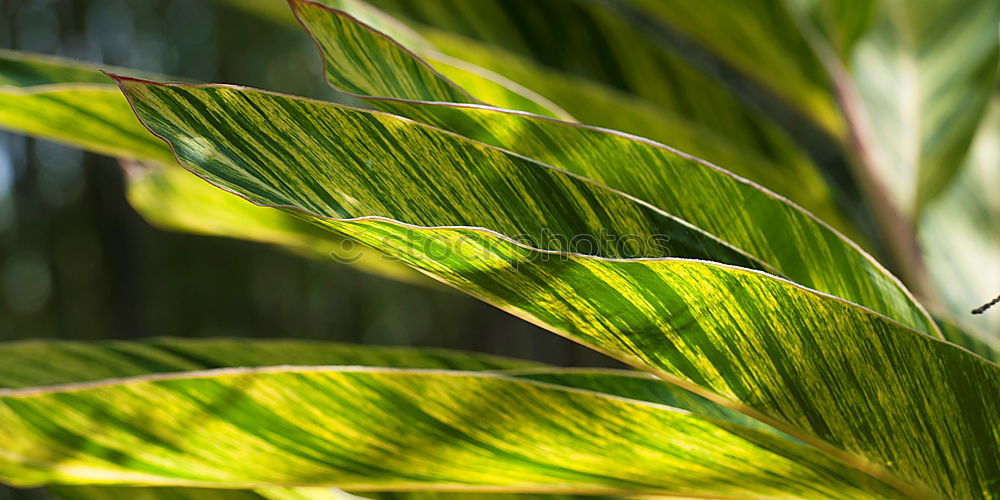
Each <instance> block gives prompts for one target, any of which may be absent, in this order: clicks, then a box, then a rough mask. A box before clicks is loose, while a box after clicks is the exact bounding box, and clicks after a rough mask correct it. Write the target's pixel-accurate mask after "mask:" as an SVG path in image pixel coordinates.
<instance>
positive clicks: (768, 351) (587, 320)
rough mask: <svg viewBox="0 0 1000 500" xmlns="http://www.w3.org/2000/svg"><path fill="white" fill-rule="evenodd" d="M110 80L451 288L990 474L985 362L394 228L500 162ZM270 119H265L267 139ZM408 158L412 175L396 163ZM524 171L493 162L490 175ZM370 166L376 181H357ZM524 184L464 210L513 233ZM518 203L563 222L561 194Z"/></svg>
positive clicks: (157, 120)
mask: <svg viewBox="0 0 1000 500" xmlns="http://www.w3.org/2000/svg"><path fill="white" fill-rule="evenodd" d="M121 83H122V85H123V88H124V89H125V91H126V92H127V93H128V95H129V96H130V98H131V99H132V102H133V104H134V105H135V107H136V110H137V112H138V114H139V115H140V117H141V118H142V119H143V121H144V122H145V123H146V124H147V125H148V126H149V127H150V128H151V129H152V130H153V131H154V132H155V133H157V134H158V135H161V136H163V137H165V138H167V139H168V140H170V141H171V143H172V144H173V145H174V147H175V150H176V151H177V152H178V154H179V158H180V160H181V161H182V163H183V164H184V165H185V166H187V167H189V168H191V169H193V170H195V171H196V172H198V173H199V174H200V175H202V176H204V177H206V178H207V179H209V180H211V181H212V182H214V183H217V184H218V185H220V186H223V187H225V188H226V189H231V190H234V191H237V192H239V193H240V194H242V195H243V196H246V197H248V198H249V199H251V200H254V201H256V202H258V203H263V204H271V205H280V206H286V207H289V208H292V209H295V210H297V211H299V213H300V214H302V215H303V216H305V217H311V218H312V219H313V220H315V221H316V222H318V223H322V224H324V225H326V226H327V227H329V228H330V229H331V230H334V231H336V232H338V233H343V234H347V235H349V236H351V237H353V238H356V239H358V240H359V241H362V242H364V243H366V244H369V245H371V246H373V247H375V248H377V249H379V250H381V251H384V252H387V253H389V254H391V255H394V256H397V257H399V258H401V259H403V260H404V261H405V262H407V263H409V264H410V265H412V266H414V267H417V268H419V269H422V270H424V271H425V272H427V273H429V274H431V275H432V276H436V277H438V278H439V279H442V280H444V281H446V282H448V283H450V284H452V285H454V286H456V287H458V288H460V289H462V290H464V291H466V292H467V293H471V294H473V295H475V296H477V297H480V298H483V299H484V300H487V301H489V302H491V303H494V304H496V305H498V306H499V307H502V308H504V309H506V310H508V311H511V312H512V313H515V314H517V315H519V316H521V317H524V318H526V319H529V320H531V321H533V322H536V323H538V324H540V325H543V326H546V327H548V328H550V329H552V330H554V331H556V332H559V333H562V334H564V335H567V336H569V337H571V338H574V339H576V340H578V341H581V342H583V343H585V344H587V345H590V346H593V347H595V348H597V349H599V350H602V351H604V352H606V353H609V354H611V355H613V356H615V357H617V358H619V359H622V360H624V361H626V362H629V363H632V364H633V365H635V366H638V367H642V368H644V369H647V370H649V371H652V372H654V373H657V374H659V375H660V376H661V377H664V378H666V379H668V380H672V381H674V382H675V383H678V384H681V385H684V386H687V387H691V388H694V389H696V390H699V391H701V392H702V393H703V394H704V395H706V396H708V397H709V398H712V399H713V400H714V401H716V402H719V403H721V404H724V405H727V406H729V407H731V408H735V409H739V410H741V411H745V412H748V413H750V414H752V415H754V416H756V417H759V418H761V419H763V420H764V421H766V422H768V423H771V424H773V425H775V426H777V427H778V428H780V429H781V430H783V431H785V432H788V433H789V434H792V435H793V436H795V437H797V438H799V439H801V440H803V441H805V442H807V443H809V444H812V445H814V446H816V447H818V448H820V449H822V450H824V451H826V452H828V453H830V454H831V455H833V456H835V457H837V458H838V459H840V460H842V461H844V462H845V463H849V464H852V465H853V466H855V467H858V468H861V469H863V470H865V471H867V472H869V473H871V474H873V475H875V476H877V477H879V478H880V479H882V480H883V481H885V482H887V483H888V484H894V485H897V486H899V487H901V488H904V489H906V490H907V491H908V492H910V493H911V494H916V495H920V494H922V493H923V492H925V491H926V488H929V489H932V490H935V491H937V492H938V493H940V494H942V495H944V496H976V495H982V494H988V493H990V492H994V491H995V488H996V487H997V486H996V485H995V484H994V483H993V482H992V479H991V478H993V477H996V476H997V474H998V473H1000V470H998V467H1000V465H998V464H1000V457H998V456H997V453H998V447H997V434H996V432H995V428H994V426H993V424H992V422H994V421H996V419H997V418H998V417H1000V408H998V404H1000V402H998V401H997V400H996V398H994V397H993V396H994V395H995V394H996V393H997V392H998V391H1000V369H998V368H997V366H996V365H993V364H990V363H988V362H986V361H984V360H982V359H981V358H978V357H975V356H973V355H971V354H969V353H968V352H966V351H964V350H962V349H959V348H957V347H955V346H952V345H950V344H947V343H944V342H941V341H938V340H934V339H931V338H930V337H928V336H926V335H922V334H920V333H918V332H916V331H914V330H911V329H909V328H906V327H904V326H903V325H901V324H899V323H897V322H895V321H892V320H890V319H888V318H886V317H884V316H881V315H878V314H873V313H872V312H871V311H868V310H865V309H863V308H861V307H858V306H857V305H854V304H851V303H847V302H844V301H842V300H840V299H837V298H834V297H830V296H828V295H824V294H821V293H817V292H814V291H811V290H808V289H804V288H801V287H799V286H797V285H794V284H792V283H789V282H786V281H783V280H780V279H776V278H774V277H773V276H769V275H766V274H762V273H758V272H753V271H749V270H746V269H740V268H733V267H730V266H725V265H719V264H715V263H709V262H699V261H692V260H685V259H639V260H614V259H603V258H594V257H587V256H580V255H569V254H553V253H551V252H548V251H543V250H536V249H533V248H529V247H526V246H524V245H523V244H518V243H515V242H514V241H512V240H510V239H509V238H507V237H504V236H502V235H500V234H497V233H496V232H493V231H488V230H483V229H477V228H464V227H456V228H447V227H437V228H423V227H419V226H413V225H408V224H404V223H409V224H420V225H425V226H440V225H447V224H456V223H457V224H461V223H463V222H464V223H468V222H470V219H468V218H466V217H468V216H470V215H473V210H475V209H478V208H479V207H482V206H484V204H486V203H491V201H490V200H492V199H493V198H491V196H490V194H491V193H492V192H494V191H495V190H496V188H494V187H491V188H490V189H481V190H479V192H478V193H477V195H476V198H475V199H468V200H469V201H473V203H469V204H467V205H466V206H463V207H455V206H453V205H452V204H451V203H450V202H449V200H450V199H455V198H458V199H462V200H463V201H466V200H467V198H466V197H463V196H462V195H461V194H460V193H461V192H462V191H460V189H466V188H467V187H468V186H474V185H476V181H478V180H479V179H481V178H483V177H482V176H483V175H485V174H484V172H486V173H488V172H490V171H492V169H497V168H506V166H507V165H509V164H510V162H512V161H514V160H512V159H509V158H511V157H509V156H502V155H498V153H497V152H495V151H494V150H491V149H489V148H486V147H485V146H481V145H476V144H473V143H468V141H467V140H466V139H462V138H460V137H455V136H451V135H448V134H443V133H441V132H435V131H433V130H432V129H428V128H427V127H425V126H422V125H419V124H415V123H412V122H408V121H405V120H400V119H398V118H393V117H388V116H384V115H377V114H371V113H368V112H361V111H353V110H348V109H345V108H341V107H337V106H334V105H329V104H324V103H316V102H312V101H305V100H294V99H290V98H287V97H282V96H276V95H272V94H266V93H260V92H255V91H250V90H240V89H235V88H217V87H205V86H201V87H190V86H177V85H173V86H163V85H157V84H150V83H143V82H140V81H136V80H131V79H125V80H121ZM270 127H280V128H281V134H280V135H281V141H280V142H279V141H277V140H275V139H271V137H276V136H277V135H278V134H277V133H276V132H275V131H272V130H271V129H270ZM331 127H343V128H331ZM460 142H461V143H467V144H466V145H458V144H457V143H460ZM473 151H475V152H476V153H475V154H473ZM457 152H461V153H462V154H456V153H457ZM415 165H419V166H420V167H421V170H420V172H421V174H420V176H416V177H402V176H400V174H399V172H411V171H413V170H411V169H413V168H415ZM429 165H431V166H433V168H427V166H429ZM530 166H531V168H543V167H542V166H540V165H538V164H530ZM455 168H462V169H464V170H462V171H461V173H460V175H458V177H457V178H458V179H463V180H465V181H467V183H465V184H464V185H460V186H455V185H454V184H448V180H447V179H445V182H442V183H433V184H432V183H429V182H428V180H429V179H435V178H436V177H435V176H439V175H440V176H444V175H446V174H447V175H448V176H449V178H451V179H452V181H451V182H454V179H455V177H452V176H454V175H455V174H454V172H453V169H455ZM523 172H524V171H523V170H520V169H518V170H509V171H507V172H506V173H505V176H504V178H505V179H517V178H518V176H519V175H523ZM372 178H377V179H378V180H379V182H378V183H373V182H358V181H357V180H358V179H365V180H367V179H372ZM521 178H523V177H521ZM561 185H565V184H561ZM502 186H504V188H507V187H508V186H509V184H504V185H502ZM523 186H524V187H525V189H523V190H521V191H518V195H517V196H511V195H510V194H508V193H504V196H503V199H504V200H506V201H505V203H504V204H500V205H497V206H496V207H490V209H489V210H490V211H498V212H500V213H504V214H505V216H504V217H503V220H502V221H499V223H495V222H493V220H491V219H490V217H489V215H483V216H481V217H478V218H476V219H475V220H476V222H477V223H479V225H482V226H485V227H487V228H489V229H492V230H498V231H501V232H502V231H509V230H511V229H515V230H516V229H518V228H516V227H515V228H512V227H511V225H510V224H511V222H510V221H511V220H515V219H514V218H512V216H517V215H519V214H521V213H522V211H523V210H524V208H523V207H524V206H525V205H528V206H532V205H533V204H534V203H536V202H535V201H534V200H535V199H536V198H535V194H534V192H533V190H532V189H531V186H530V185H528V184H524V185H523ZM559 186H560V184H556V185H551V184H550V185H549V187H547V188H546V189H545V193H546V194H547V195H550V196H552V199H558V198H559V196H560V195H561V194H562V193H560V192H559V191H558V190H557V189H553V187H555V188H558V187H559ZM369 190H372V191H369ZM376 190H377V191H376ZM387 190H388V191H387ZM376 192H377V193H379V196H376V195H375V193H376ZM386 193H392V199H391V200H389V201H387V200H386V199H385V198H386V196H385V194H386ZM443 193H447V194H448V196H449V198H444V197H443V196H442V194H443ZM573 200H574V201H573V202H572V203H573V204H574V209H573V213H579V212H584V213H587V212H589V211H591V210H594V209H595V208H594V207H600V206H602V203H606V201H605V200H606V199H605V198H601V197H596V196H595V197H593V198H588V199H587V203H588V204H589V207H590V208H587V207H585V206H583V205H578V204H576V203H580V200H581V198H574V199H573ZM444 207H447V208H448V210H444ZM527 213H532V212H530V211H529V212H527ZM609 213H610V212H609ZM615 213H621V214H622V216H623V217H625V219H618V220H616V219H615V218H611V219H607V220H603V221H601V223H602V224H604V225H605V226H607V227H612V228H614V227H620V224H624V222H623V221H624V220H628V219H627V218H628V217H629V216H630V213H634V212H629V211H624V212H615ZM362 214H367V215H374V216H381V217H370V216H361V215H362ZM533 214H534V215H537V216H539V217H541V218H542V220H553V218H555V217H560V218H561V217H566V214H565V210H564V208H563V207H561V206H557V207H553V208H552V209H550V210H546V211H544V212H541V213H539V212H533ZM384 217H395V218H397V219H400V220H401V221H402V222H403V223H400V222H397V221H393V220H387V219H385V218H384ZM441 217H443V219H441ZM460 217H461V218H460ZM564 224H565V222H564ZM562 227H563V229H566V226H562ZM520 229H523V228H520ZM549 250H552V249H549ZM605 250H607V248H605ZM607 253H611V252H607ZM845 374H849V375H845Z"/></svg>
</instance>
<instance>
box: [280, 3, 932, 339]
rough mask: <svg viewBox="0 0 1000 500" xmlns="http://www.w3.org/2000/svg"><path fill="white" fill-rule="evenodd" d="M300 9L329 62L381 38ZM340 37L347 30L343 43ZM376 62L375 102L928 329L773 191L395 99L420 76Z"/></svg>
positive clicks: (625, 140) (684, 159)
mask: <svg viewBox="0 0 1000 500" xmlns="http://www.w3.org/2000/svg"><path fill="white" fill-rule="evenodd" d="M298 12H299V18H300V20H302V22H303V24H304V25H305V26H306V27H307V28H309V29H311V30H312V31H313V37H314V38H315V39H317V40H319V41H321V46H322V48H323V50H324V56H325V57H326V58H327V60H334V59H337V60H341V61H345V60H348V59H347V58H345V56H344V55H343V54H342V53H340V52H338V51H339V49H340V48H341V47H344V46H348V47H352V46H355V45H358V44H361V43H362V42H370V43H371V44H373V45H374V44H376V42H378V43H384V42H385V40H384V39H382V38H380V37H378V36H375V35H373V34H371V33H370V32H369V31H368V30H367V29H365V28H363V27H359V26H353V25H351V24H350V23H348V21H350V19H349V18H345V17H343V15H342V14H341V13H338V12H337V11H331V10H329V9H326V8H323V7H322V6H318V5H315V4H311V3H302V4H301V5H300V6H299V7H298ZM345 32H346V33H345ZM345 36H350V38H349V40H350V43H349V42H347V41H345ZM370 50H375V49H374V48H371V49H370ZM398 50H402V49H401V48H400V49H398ZM411 62H412V61H411ZM380 63H381V65H380V66H378V67H381V68H386V69H385V70H383V71H382V72H381V74H385V75H391V76H392V80H391V81H392V82H395V83H396V84H398V85H399V87H398V88H395V89H393V88H379V87H376V86H372V85H367V84H366V83H365V82H366V80H364V79H362V80H356V81H355V82H356V84H355V85H356V86H355V87H354V90H355V91H358V90H361V91H365V92H370V93H377V92H383V91H387V92H397V94H390V95H388V96H386V98H385V99H380V98H368V101H369V102H372V103H373V104H375V105H376V106H379V107H382V108H384V109H386V110H389V111H391V112H393V113H395V114H398V115H402V116H407V117H410V118H413V119H416V120H418V121H421V122H424V123H428V124H431V125H435V126H438V127H441V128H443V129H446V130H450V131H452V132H456V133H458V134H461V135H463V136H465V137H468V138H471V139H475V140H477V141H482V142H484V143H487V144H491V145H494V146H497V147H501V148H504V149H506V150H509V151H513V152H515V153H519V154H522V155H525V156H528V157H530V158H533V159H535V160H538V161H541V162H543V163H546V164H549V165H553V166H555V167H559V168H562V169H564V170H567V171H570V172H573V173H576V174H580V175H582V176H584V177H587V178H589V179H593V180H596V181H598V182H602V183H604V184H606V185H608V186H610V187H612V188H615V189H620V190H622V191H624V192H626V193H628V194H631V195H633V196H636V197H638V198H640V199H642V200H644V201H647V202H649V203H651V204H653V205H654V206H656V207H658V208H661V209H663V210H665V211H667V212H669V213H670V214H672V215H675V216H678V217H680V218H682V219H684V220H686V221H687V222H690V223H691V224H694V225H695V226H698V227H700V228H703V229H705V230H706V231H708V232H709V233H711V234H714V235H716V236H718V237H720V238H721V239H723V240H724V241H727V242H729V243H730V244H732V245H733V246H735V247H737V248H740V249H742V250H744V251H745V252H747V253H748V254H750V255H752V256H754V257H756V258H757V259H758V260H759V261H761V262H763V263H765V264H767V265H769V266H770V268H771V270H773V271H775V272H778V273H781V274H783V275H784V276H786V277H788V278H789V279H791V280H793V281H796V282H798V283H800V284H803V285H806V286H809V287H811V288H815V289H818V290H821V291H824V292H828V293H832V294H834V295H837V296H840V297H842V298H845V299H848V300H852V301H854V302H857V303H859V304H862V305H865V306H868V307H870V308H872V309H875V310H876V311H878V312H881V313H883V314H886V315H888V316H890V317H893V318H895V319H898V320H900V321H901V322H903V323H906V324H907V325H909V326H912V327H914V328H916V329H919V330H923V331H926V332H929V333H934V326H933V324H932V322H931V321H930V319H929V318H928V317H927V315H926V313H924V312H923V311H922V308H921V307H920V306H919V305H918V304H917V303H916V302H915V300H914V299H913V298H912V297H911V296H910V295H909V293H908V292H906V291H905V290H904V289H902V287H901V286H900V285H899V283H898V281H897V280H896V279H895V278H893V277H892V276H891V275H889V273H888V272H887V271H885V270H884V269H882V268H881V267H880V266H879V265H878V264H877V263H875V262H874V260H873V259H872V258H871V257H869V256H867V255H865V254H864V253H863V252H862V251H860V250H859V249H858V248H857V246H856V245H853V244H852V243H850V242H849V241H846V240H845V238H843V237H842V236H840V235H838V234H836V233H835V232H833V231H831V230H830V229H829V228H828V227H827V226H825V225H824V224H822V223H820V222H819V221H817V220H815V218H813V217H811V216H809V215H808V214H805V213H803V212H802V211H801V210H800V209H798V208H797V207H795V206H794V205H791V204H789V203H787V202H786V201H785V200H783V199H781V198H780V197H778V196H777V195H775V194H773V193H771V192H767V191H764V190H762V189H760V188H759V187H758V186H755V185H753V184H751V183H748V182H746V181H744V180H742V179H739V178H736V177H734V176H732V175H729V174H728V173H726V172H724V171H721V170H720V169H718V168H714V167H712V166H710V165H706V164H705V163H704V162H700V161H698V160H696V159H693V158H691V157H689V156H687V155H684V154H682V153H678V152H676V151H674V150H671V149H669V148H667V147H664V146H662V145H659V144H656V143H652V142H651V141H646V140H642V139H639V138H636V137H630V136H627V135H625V134H616V133H614V132H611V131H606V130H599V129H594V128H588V127H584V126H579V125H574V124H569V123H565V122H561V121H556V120H548V119H543V118H539V117H534V116H530V115H526V114H524V113H517V112H512V111H505V110H497V109H492V108H482V107H478V106H459V105H448V104H444V103H430V102H412V101H400V100H398V99H396V98H399V97H404V95H402V94H401V93H404V92H407V89H408V88H411V87H413V88H418V87H420V85H421V81H422V80H421V79H420V78H418V77H416V76H414V77H413V78H412V79H411V78H408V77H407V75H409V74H410V72H409V71H407V66H405V65H398V64H393V62H391V61H380ZM371 67H372V66H371V65H366V66H364V67H363V68H362V67H361V66H356V67H353V69H350V70H345V69H344V68H343V65H342V64H335V65H329V66H327V71H326V73H327V75H328V77H329V78H330V80H331V82H333V83H334V84H338V83H340V82H343V81H352V78H353V77H352V75H354V74H357V73H362V72H365V73H366V77H365V78H367V79H373V78H375V76H374V75H376V74H377V73H374V72H372V71H371V69H370V68H371ZM401 82H405V85H404V84H403V83H401ZM428 92H430V91H428ZM431 100H433V99H431Z"/></svg>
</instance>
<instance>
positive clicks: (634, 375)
mask: <svg viewBox="0 0 1000 500" xmlns="http://www.w3.org/2000/svg"><path fill="white" fill-rule="evenodd" d="M269 364H275V365H296V366H308V365H335V364H350V365H363V366H392V367H406V368H443V369H458V370H504V373H505V374H507V375H509V376H514V377H518V378H523V379H527V380H536V381H541V382H547V383H550V384H556V385H560V386H564V387H569V388H577V389H586V390H589V391H596V392H604V393H607V394H612V395H615V396H623V397H627V398H631V399H636V400H641V401H649V402H653V403H658V404H665V405H669V406H673V407H675V408H683V409H685V410H688V411H692V412H693V413H695V414H697V415H700V416H708V417H712V418H715V419H719V420H724V421H728V422H732V423H735V424H739V425H741V426H743V427H747V428H751V429H758V430H760V431H764V432H771V433H773V432H774V431H773V430H772V429H770V428H767V427H766V426H762V425H761V424H759V423H758V422H756V421H753V420H751V419H749V418H747V417H745V416H743V415H740V414H738V413H735V412H733V411H732V410H728V409H726V408H724V407H721V406H718V405H716V404H714V403H711V402H710V401H708V400H705V399H704V398H701V397H699V396H696V395H694V394H692V393H690V392H687V391H684V390H682V389H680V388H677V387H676V386H671V385H668V384H666V383H664V382H662V381H660V380H658V379H656V378H653V377H651V376H648V375H647V374H644V373H641V372H626V371H621V370H605V369H560V368H551V367H546V366H543V365H541V364H537V363H532V362H528V361H521V360H513V359H507V358H500V357H496V356H489V355H484V354H473V353H464V352H459V351H450V350H444V349H426V348H423V349H416V348H399V347H372V346H354V345H346V344H334V343H329V342H315V341H297V340H246V339H180V338H162V339H153V340H147V341H143V342H122V341H111V342H77V341H20V342H10V343H5V344H0V367H2V368H0V387H7V388H22V387H31V386H39V385H52V384H66V383H79V382H88V381H95V380H101V379H111V378H122V377H131V376H137V375H147V374H157V373H159V374H162V373H172V372H181V371H190V370H201V369H211V368H222V367H240V366H243V367H246V366H266V365H269ZM50 490H53V488H51V487H50ZM54 493H55V494H56V496H57V497H60V498H62V497H65V498H73V499H77V498H129V499H131V498H149V499H160V498H164V499H178V500H179V499H183V498H204V497H206V495H216V496H217V497H218V498H220V499H229V498H233V499H238V498H247V499H261V498H266V499H271V500H299V499H302V500H307V499H308V500H320V499H330V500H334V499H347V498H351V496H350V495H348V494H345V493H344V492H342V491H338V490H335V489H332V488H292V489H288V488H259V489H257V490H255V491H250V490H242V491H241V490H208V489H203V488H166V487H158V488H136V487H99V486H89V487H88V486H73V487H67V486H61V487H56V488H54ZM366 496H367V497H372V496H373V495H372V494H366ZM376 496H377V497H378V498H381V497H382V496H386V497H389V498H392V497H397V496H411V494H405V495H399V494H397V495H392V494H389V495H376ZM417 496H419V497H433V496H445V497H447V496H450V495H448V494H444V495H441V494H431V493H426V494H423V495H417ZM483 496H484V497H486V498H493V497H496V498H497V499H499V500H503V497H505V496H514V495H496V494H484V495H483ZM209 498H214V497H211V496H210V497H209ZM552 500H559V499H555V498H553V499H552Z"/></svg>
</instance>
